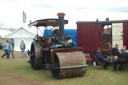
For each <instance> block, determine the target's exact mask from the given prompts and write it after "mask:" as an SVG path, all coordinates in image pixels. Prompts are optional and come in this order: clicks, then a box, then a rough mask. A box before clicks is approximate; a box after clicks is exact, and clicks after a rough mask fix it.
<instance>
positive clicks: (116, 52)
mask: <svg viewBox="0 0 128 85" xmlns="http://www.w3.org/2000/svg"><path fill="white" fill-rule="evenodd" d="M118 48H119V44H116V45H115V47H114V48H112V51H111V54H112V55H113V56H117V55H118V54H119V51H118Z"/></svg>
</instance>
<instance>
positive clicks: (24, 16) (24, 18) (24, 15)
mask: <svg viewBox="0 0 128 85" xmlns="http://www.w3.org/2000/svg"><path fill="white" fill-rule="evenodd" d="M26 18H27V17H26V14H25V12H24V11H23V23H25V22H26Z"/></svg>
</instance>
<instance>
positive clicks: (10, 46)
mask: <svg viewBox="0 0 128 85" xmlns="http://www.w3.org/2000/svg"><path fill="white" fill-rule="evenodd" d="M10 53H12V57H13V58H15V56H14V53H13V47H12V42H11V41H10V42H9V58H10Z"/></svg>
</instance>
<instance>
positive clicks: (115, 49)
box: [111, 44, 119, 71]
mask: <svg viewBox="0 0 128 85" xmlns="http://www.w3.org/2000/svg"><path fill="white" fill-rule="evenodd" d="M118 48H119V44H116V45H115V47H114V48H112V51H111V54H112V56H113V71H116V69H117V68H116V66H117V58H118V55H119V51H118Z"/></svg>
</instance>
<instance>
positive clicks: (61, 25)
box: [57, 13, 65, 42]
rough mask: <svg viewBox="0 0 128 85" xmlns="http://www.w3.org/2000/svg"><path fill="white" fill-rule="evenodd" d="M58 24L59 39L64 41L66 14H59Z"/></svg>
mask: <svg viewBox="0 0 128 85" xmlns="http://www.w3.org/2000/svg"><path fill="white" fill-rule="evenodd" d="M57 15H58V24H59V39H60V42H61V41H62V37H63V36H64V16H65V14H64V13H58V14H57Z"/></svg>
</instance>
